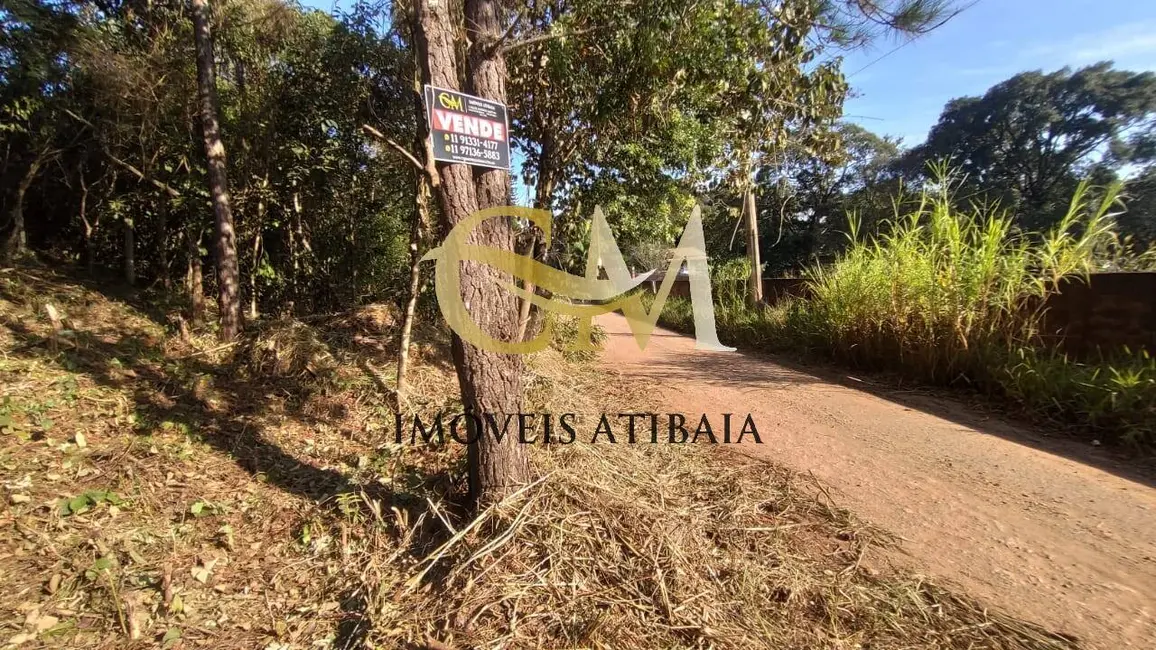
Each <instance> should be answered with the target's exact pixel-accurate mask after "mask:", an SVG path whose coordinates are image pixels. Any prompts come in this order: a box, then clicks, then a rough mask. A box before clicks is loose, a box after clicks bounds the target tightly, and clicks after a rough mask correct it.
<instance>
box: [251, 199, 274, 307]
mask: <svg viewBox="0 0 1156 650" xmlns="http://www.w3.org/2000/svg"><path fill="white" fill-rule="evenodd" d="M268 185H269V177H268V176H266V177H265V182H264V184H263V185H262V186H261V187H262V190H264V189H265V188H266V187H268ZM264 225H265V197H264V195H263V194H262V196H261V198H259V199H257V223H256V228H255V230H254V232H253V261H252V263H251V264H250V265H249V314H248V318H249V320H250V321H255V320H257V318H258V317H259V316H260V312H259V310H258V304H257V298H258V289H257V273H258V271H259V269H260V268H261V242H262V240H263V237H262V236H261V229H262V228H263V227H264Z"/></svg>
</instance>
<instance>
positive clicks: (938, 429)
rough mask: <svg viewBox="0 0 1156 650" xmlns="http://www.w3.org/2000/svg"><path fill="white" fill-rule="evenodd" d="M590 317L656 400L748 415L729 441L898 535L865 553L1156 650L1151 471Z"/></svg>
mask: <svg viewBox="0 0 1156 650" xmlns="http://www.w3.org/2000/svg"><path fill="white" fill-rule="evenodd" d="M599 322H600V323H601V324H602V326H603V327H605V328H606V330H607V333H608V334H609V338H608V340H607V342H606V352H605V354H604V356H603V364H604V367H605V368H606V369H607V370H608V371H612V372H617V373H621V374H622V375H624V376H625V377H626V378H628V379H630V380H633V381H637V382H639V383H640V384H643V385H645V386H646V387H647V388H648V390H649V391H650V393H651V394H652V395H653V396H654V404H653V405H652V406H653V407H654V408H655V410H657V411H660V412H682V413H686V414H700V413H706V414H708V416H711V421H712V424H714V425H715V427H716V429H718V428H721V427H720V426H719V425H718V424H717V423H719V422H721V421H722V418H721V415H719V414H721V413H726V412H730V413H735V414H742V415H738V416H736V417H735V420H737V422H739V423H741V422H742V418H743V417H744V416H745V414H746V413H751V414H752V415H753V417H754V420H755V422H756V424H757V425H758V429H759V433H760V435H761V437H762V441H763V444H761V445H745V444H744V446H743V448H742V449H741V450H740V451H742V452H744V453H749V454H752V455H757V456H759V457H762V458H766V459H768V460H771V461H774V462H776V463H779V464H782V465H785V466H787V467H790V468H793V469H795V470H797V471H800V472H804V473H805V472H811V473H813V474H814V475H815V477H816V478H817V479H818V480H819V482H820V483H822V484H823V485H825V486H827V487H828V488H829V489H830V491H831V493H832V496H833V497H834V499H835V500H836V502H837V503H838V504H839V505H841V506H844V507H846V508H848V509H850V510H851V511H852V512H854V513H855V514H856V515H858V516H859V518H861V519H864V520H866V521H868V522H870V523H872V524H874V525H876V526H878V527H880V528H882V529H884V530H887V531H889V532H891V533H893V534H895V535H897V536H899V538H900V540H901V541H900V546H901V553H902V555H901V556H900V557H899V558H898V560H897V559H896V557H895V556H896V553H894V552H892V553H891V554H890V555H889V556H886V557H880V558H875V559H874V562H876V563H883V564H888V565H893V564H895V563H896V562H897V561H898V562H899V563H900V564H901V565H904V569H905V570H908V571H911V570H914V571H917V572H920V573H923V574H925V575H929V576H932V577H935V578H937V579H938V581H939V582H946V583H954V584H956V585H957V586H959V587H961V588H962V589H963V591H964V592H966V593H968V594H970V595H972V596H974V597H976V598H978V599H979V600H980V601H982V602H984V603H987V604H989V605H992V606H995V607H998V608H1000V609H1003V610H1004V611H1006V612H1008V613H1010V614H1013V615H1015V616H1017V617H1019V618H1022V619H1025V620H1028V621H1031V622H1035V623H1038V624H1040V625H1043V626H1044V627H1047V628H1049V629H1051V630H1054V631H1060V632H1066V633H1068V634H1072V635H1075V636H1076V637H1078V638H1079V639H1080V641H1081V642H1082V643H1083V644H1084V645H1085V646H1086V647H1091V648H1103V649H1105V650H1109V649H1111V650H1114V649H1116V648H1121V647H1134V648H1156V488H1154V487H1153V486H1154V485H1156V480H1154V478H1153V477H1154V476H1156V472H1152V471H1151V470H1150V469H1145V468H1143V467H1139V466H1137V464H1136V463H1131V462H1123V461H1119V460H1114V459H1113V457H1112V456H1111V455H1110V454H1109V453H1108V452H1105V451H1103V450H1101V449H1096V448H1093V447H1091V446H1090V445H1088V444H1087V443H1082V442H1076V441H1071V440H1065V439H1063V438H1062V437H1061V436H1058V435H1057V436H1056V437H1055V438H1052V437H1049V436H1047V435H1046V432H1039V431H1028V430H1025V429H1023V428H1020V427H1016V426H1014V425H1011V424H1008V423H1006V422H1003V421H1000V420H999V419H998V418H994V417H990V416H985V415H984V414H981V413H977V412H974V411H973V410H971V409H969V408H967V407H965V406H963V405H961V404H959V403H956V402H952V401H950V400H945V399H937V398H931V397H926V396H918V395H915V394H913V393H910V392H906V393H905V392H902V391H882V390H876V389H874V388H873V387H872V385H871V384H869V383H866V382H858V380H856V379H854V378H852V377H848V376H847V375H846V374H843V375H835V374H834V373H833V371H819V374H820V375H824V376H825V377H826V379H821V378H819V377H818V376H816V374H812V371H800V370H795V369H791V368H788V367H786V366H784V365H780V364H779V363H776V362H775V361H773V360H771V359H769V358H767V357H761V356H760V357H756V356H748V355H746V354H743V353H742V351H741V350H740V351H739V352H738V353H717V352H702V351H696V350H695V349H694V340H693V339H691V338H689V337H684V336H680V335H678V334H674V333H672V332H669V331H664V330H661V329H659V330H656V331H655V333H654V336H653V337H652V338H651V340H650V343H649V345H648V347H647V349H646V351H645V352H642V351H639V349H638V345H637V344H636V343H635V341H634V338H633V337H632V336H631V334H630V331H629V329H628V327H627V325H626V320H625V318H623V317H622V316H620V315H618V314H609V315H606V316H603V317H601V318H600V321H599ZM852 386H855V387H852ZM695 417H696V418H697V415H696V416H695ZM696 421H697V420H696ZM688 428H693V427H688ZM720 439H721V437H720ZM748 439H749V438H748Z"/></svg>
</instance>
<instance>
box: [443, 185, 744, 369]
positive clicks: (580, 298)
mask: <svg viewBox="0 0 1156 650" xmlns="http://www.w3.org/2000/svg"><path fill="white" fill-rule="evenodd" d="M499 217H520V218H522V219H527V220H528V221H530V222H531V223H533V224H534V225H536V226H538V227H539V228H541V229H542V232H543V233H544V235H545V242H546V245H547V246H548V245H549V244H550V221H551V215H550V213H549V212H547V211H546V210H534V209H532V208H520V207H516V206H499V207H495V208H488V209H486V210H479V211H478V212H475V213H474V214H472V215H470V217H468V218H466V219H464V220H462V221H461V222H459V223H458V224H457V225H456V226H454V228H453V230H452V231H450V234H449V236H447V237H446V239H445V241H444V242H443V243H442V245H441V246H439V247H437V248H435V249H433V250H431V251H430V252H428V253H426V255H425V257H423V258H422V261H425V260H436V266H435V279H434V284H435V291H436V294H437V299H438V306H439V308H440V309H441V312H442V315H443V316H444V317H445V319H446V322H447V323H449V326H450V328H452V329H453V330H454V332H455V333H457V335H458V336H460V337H461V338H462V340H464V341H466V342H467V343H470V344H471V345H474V346H476V347H479V348H482V349H484V350H489V351H491V352H499V353H503V354H528V353H531V352H537V351H539V350H542V349H544V348H546V346H548V345H549V344H550V339H551V329H550V325H549V321H546V326H545V327H544V328H543V329H542V332H541V333H539V334H538V336H536V337H534V338H533V339H530V340H529V341H501V340H498V339H495V338H493V337H492V336H490V335H489V334H487V333H486V332H484V331H483V330H482V329H481V328H480V327H478V325H477V323H475V322H474V321H473V319H472V318H471V317H470V314H469V310H468V308H467V306H466V303H465V301H464V300H463V299H462V294H461V264H460V263H461V262H464V261H475V262H481V263H484V264H489V265H491V266H493V267H495V268H498V269H500V270H502V271H504V272H506V273H509V274H511V275H513V276H514V277H515V278H521V279H522V280H525V281H528V282H530V283H533V284H534V285H536V286H539V287H542V288H543V289H545V290H547V291H549V292H550V293H551V294H552V296H553V297H552V298H543V297H542V296H539V295H537V294H536V293H534V292H530V291H527V290H525V289H523V288H521V287H518V286H516V285H515V284H513V283H509V284H507V285H504V286H502V289H505V290H507V291H510V292H511V293H513V294H515V295H518V296H520V297H522V298H525V299H529V300H530V302H531V303H533V304H534V305H537V306H538V308H539V309H545V310H548V311H552V312H555V313H558V314H564V315H568V316H575V317H577V318H578V323H579V325H578V337H577V339H576V340H575V342H574V349H577V350H592V349H594V344H593V342H592V341H591V339H590V332H591V327H592V324H593V320H594V317H595V316H598V315H600V314H607V313H610V312H613V311H619V310H621V311H622V313H623V314H624V315H625V316H626V319H627V323H628V324H629V326H630V332H631V334H633V335H634V339H635V341H636V342H637V343H638V347H639V348H640V349H643V350H645V349H646V345H647V343H648V342H649V340H650V335H651V333H652V332H653V331H654V327H655V325H656V324H657V322H658V316H659V314H661V313H662V308H663V306H664V305H665V304H666V299H667V298H668V297H669V295H670V289H671V287H672V286H673V284H674V280H675V277H676V276H678V275H679V272H680V269H681V268H682V266H683V264H684V263H685V265H686V276H687V279H688V280H689V283H690V298H691V303H692V305H693V309H694V334H695V347H696V348H697V349H700V350H716V351H727V352H731V351H734V348H732V347H727V346H725V345H723V344H722V343H720V342H719V340H718V333H717V331H716V330H715V320H714V302H713V301H712V297H711V285H710V270H709V268H708V267H707V256H706V238H705V237H704V236H703V230H702V218H701V216H700V214H699V208H698V206H695V207H694V210H692V211H691V215H690V220H689V221H688V222H687V224H686V228H685V229H684V230H683V231H682V237H681V238H680V239H679V241H678V246H677V247H675V249H674V250H673V251H672V252H673V255H672V258H671V261H670V265H669V266H668V267H667V269H666V275H665V276H664V277H663V279H662V284H661V286H660V287H659V288H658V292H657V293H656V295H655V297H654V301H653V302H652V303H651V305H650V308H649V309H647V308H646V306H645V305H644V304H643V302H642V292H641V291H634V289H636V288H637V287H638V286H639V285H641V284H642V283H643V282H646V281H647V280H648V278H649V277H650V276H651V275H652V274H653V273H654V271H650V272H648V273H646V274H643V275H639V276H634V277H631V275H630V271H629V269H627V267H626V261H625V260H624V259H623V257H622V253H621V252H620V251H619V249H618V243H617V242H616V241H615V240H614V235H613V234H612V233H611V232H610V226H609V225H608V224H607V223H606V217H605V216H604V215H603V214H602V210H601V208H594V220H593V224H592V228H591V231H590V248H589V253H588V254H587V258H586V274H585V275H584V276H577V275H571V274H569V273H566V272H565V271H560V270H558V269H555V268H553V267H550V266H547V265H545V264H543V263H541V262H539V261H537V260H535V259H534V258H533V257H528V256H525V255H518V254H517V253H514V252H511V251H507V250H501V249H497V248H490V247H486V246H476V245H472V244H467V243H466V242H467V241H468V239H469V235H470V233H471V232H473V230H474V229H475V228H477V227H478V226H480V225H481V224H482V222H484V221H485V220H487V219H492V218H499ZM602 271H605V273H606V278H601V277H600V276H601V275H602V273H601V272H602Z"/></svg>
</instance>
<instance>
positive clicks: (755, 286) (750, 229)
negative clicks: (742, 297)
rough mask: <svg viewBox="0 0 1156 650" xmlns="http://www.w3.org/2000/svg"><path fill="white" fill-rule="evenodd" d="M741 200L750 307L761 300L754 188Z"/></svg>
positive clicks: (761, 286)
mask: <svg viewBox="0 0 1156 650" xmlns="http://www.w3.org/2000/svg"><path fill="white" fill-rule="evenodd" d="M743 202H744V204H745V207H746V210H745V211H746V213H747V255H748V257H750V260H751V277H750V281H749V285H750V294H749V297H750V301H751V306H752V307H757V306H758V305H760V304H762V302H763V271H762V268H763V265H762V260H760V259H759V210H758V207H757V206H756V205H755V189H754V186H753V183H752V186H751V187H750V188H749V189H747V191H746V196H744V197H743Z"/></svg>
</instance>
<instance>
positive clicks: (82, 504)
mask: <svg viewBox="0 0 1156 650" xmlns="http://www.w3.org/2000/svg"><path fill="white" fill-rule="evenodd" d="M102 503H107V504H108V505H110V506H122V505H124V499H122V498H120V495H118V494H117V493H116V492H113V491H111V490H86V491H85V492H84V493H83V494H79V495H77V496H74V497H72V498H70V499H61V500H60V501H59V502H57V513H58V514H59V515H60V516H62V517H68V516H70V515H79V514H83V513H85V512H88V511H89V510H91V509H93V508H95V507H97V506H99V505H100V504H102Z"/></svg>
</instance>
